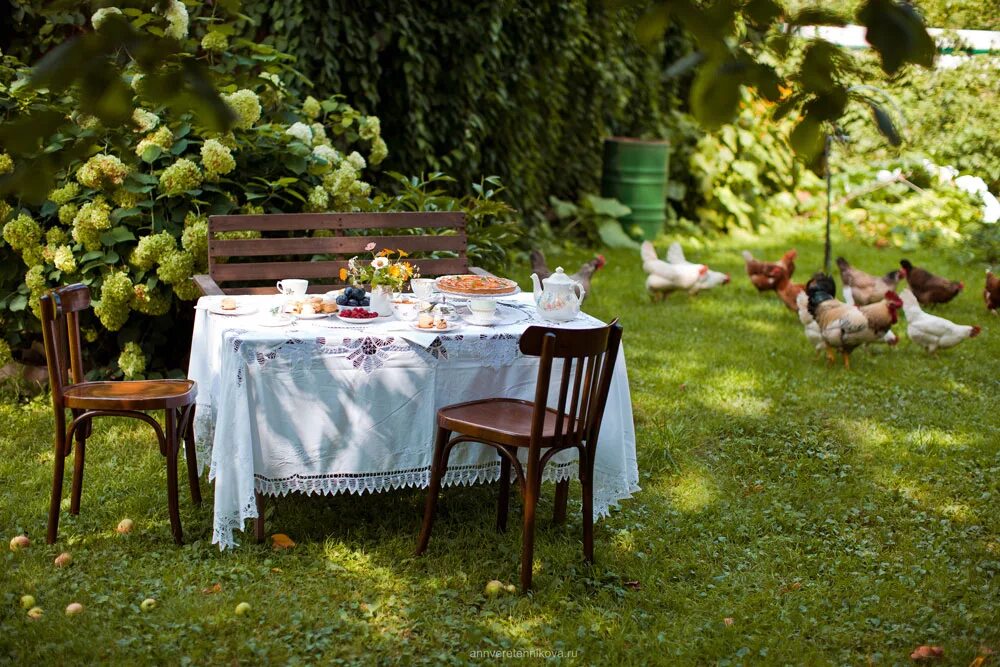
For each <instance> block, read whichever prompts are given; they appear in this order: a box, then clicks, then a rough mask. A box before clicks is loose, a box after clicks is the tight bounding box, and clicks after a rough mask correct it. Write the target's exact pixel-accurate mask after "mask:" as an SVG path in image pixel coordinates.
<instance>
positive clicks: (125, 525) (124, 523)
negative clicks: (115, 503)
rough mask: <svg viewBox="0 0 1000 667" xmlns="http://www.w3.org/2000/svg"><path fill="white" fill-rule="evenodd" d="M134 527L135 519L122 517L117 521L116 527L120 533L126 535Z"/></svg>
mask: <svg viewBox="0 0 1000 667" xmlns="http://www.w3.org/2000/svg"><path fill="white" fill-rule="evenodd" d="M133 528H135V521H133V520H132V519H122V520H121V521H119V522H118V528H117V529H116V530H117V531H118V532H119V533H120V534H121V535H127V534H128V533H131V532H132V529H133Z"/></svg>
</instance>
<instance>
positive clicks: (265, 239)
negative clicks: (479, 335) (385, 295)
mask: <svg viewBox="0 0 1000 667" xmlns="http://www.w3.org/2000/svg"><path fill="white" fill-rule="evenodd" d="M319 230H327V231H328V232H330V233H331V234H332V235H330V236H327V235H324V236H313V235H312V233H313V232H315V231H319ZM233 232H252V233H253V235H254V236H259V238H232V236H234V235H233V234H232V233H233ZM373 241H374V242H375V244H376V246H375V250H376V252H377V251H378V250H382V249H383V248H389V249H391V250H396V249H401V250H404V251H406V252H408V253H409V254H410V256H409V257H408V259H409V261H411V262H412V263H413V264H414V265H416V266H417V267H418V268H419V269H420V275H421V277H425V278H433V277H435V276H443V275H449V274H456V273H459V274H460V273H478V274H480V275H489V274H488V273H487V272H486V271H484V270H482V269H478V268H476V267H470V266H469V262H468V256H467V254H466V249H467V244H468V241H467V237H466V235H465V214H463V213H460V212H459V213H450V212H417V213H405V212H404V213H280V214H272V215H216V216H212V217H210V218H209V219H208V275H199V276H195V277H194V280H195V282H196V283H197V285H198V287H199V288H200V289H201V292H202V294H205V295H212V294H273V293H275V292H276V289H275V282H276V281H278V280H281V279H283V278H303V279H306V280H308V281H309V292H310V293H322V292H326V291H328V290H331V289H337V288H339V287H343V286H344V281H342V280H340V276H339V274H340V270H341V269H342V268H347V261H348V260H349V259H350V258H351V257H354V256H357V257H359V258H363V259H366V260H370V259H371V252H370V251H366V250H365V246H366V245H368V244H369V243H371V242H373Z"/></svg>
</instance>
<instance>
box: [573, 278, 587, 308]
mask: <svg viewBox="0 0 1000 667" xmlns="http://www.w3.org/2000/svg"><path fill="white" fill-rule="evenodd" d="M573 291H574V292H576V293H577V294H576V296H577V298H578V299H580V303H583V297H585V296H587V290H585V289H583V285H581V284H580V283H578V282H576V281H573Z"/></svg>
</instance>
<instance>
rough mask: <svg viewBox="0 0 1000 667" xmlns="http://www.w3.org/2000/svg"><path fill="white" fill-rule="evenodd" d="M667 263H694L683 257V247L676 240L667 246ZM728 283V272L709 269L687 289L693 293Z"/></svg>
mask: <svg viewBox="0 0 1000 667" xmlns="http://www.w3.org/2000/svg"><path fill="white" fill-rule="evenodd" d="M667 263H668V264H681V265H688V266H692V265H694V262H689V261H687V259H686V258H685V257H684V249H683V248H681V244H680V243H678V242H677V241H674V242H673V243H671V244H670V247H669V248H667ZM728 284H729V274H728V273H722V272H721V271H713V270H711V269H709V270H708V271H707V272H706V273H705V274H704V275H703V276H701V278H699V279H698V282H697V283H695V285H694V287H692V288H691V289H690V290H688V291H689V293H690V294H692V295H694V294H697V293H698V292H700V291H701V290H704V289H711V288H713V287H718V286H719V285H728Z"/></svg>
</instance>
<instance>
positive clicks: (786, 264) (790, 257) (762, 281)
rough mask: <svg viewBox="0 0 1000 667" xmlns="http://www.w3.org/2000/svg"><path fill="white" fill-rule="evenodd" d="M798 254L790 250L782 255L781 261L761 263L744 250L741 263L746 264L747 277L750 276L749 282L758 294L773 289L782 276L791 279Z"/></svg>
mask: <svg viewBox="0 0 1000 667" xmlns="http://www.w3.org/2000/svg"><path fill="white" fill-rule="evenodd" d="M798 254H799V253H798V252H797V251H796V250H795V249H794V248H792V249H791V250H789V251H788V252H786V253H785V254H784V255H782V257H781V259H779V260H778V261H777V262H761V261H760V260H757V259H754V256H753V255H751V254H750V251H749V250H744V251H743V261H744V262H745V263H746V268H747V275H748V276H750V282H752V283H753V286H754V287H756V288H757V291H759V292H766V291H767V290H772V289H774V288H775V285H777V283H778V282H779V281H780V279H781V277H782V276H787V277H788V278H791V277H792V274H793V273H795V258H796V257H797V256H798Z"/></svg>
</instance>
